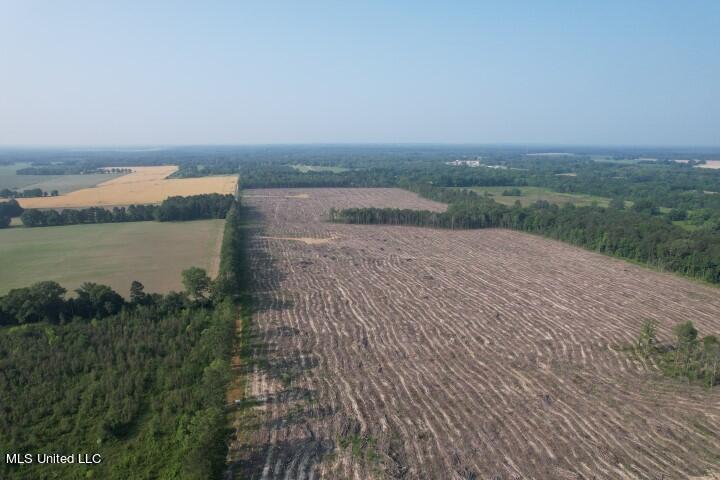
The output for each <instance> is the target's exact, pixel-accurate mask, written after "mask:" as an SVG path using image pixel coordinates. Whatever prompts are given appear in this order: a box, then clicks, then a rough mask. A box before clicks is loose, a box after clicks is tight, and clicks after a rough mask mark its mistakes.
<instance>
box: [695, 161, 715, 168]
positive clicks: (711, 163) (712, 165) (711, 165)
mask: <svg viewBox="0 0 720 480" xmlns="http://www.w3.org/2000/svg"><path fill="white" fill-rule="evenodd" d="M698 167H700V168H715V169H717V168H720V160H707V161H706V162H705V163H704V164H702V165H698Z"/></svg>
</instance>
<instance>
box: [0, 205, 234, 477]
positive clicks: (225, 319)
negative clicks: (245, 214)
mask: <svg viewBox="0 0 720 480" xmlns="http://www.w3.org/2000/svg"><path fill="white" fill-rule="evenodd" d="M241 222H242V218H241V209H240V207H239V204H235V203H234V204H233V205H232V207H231V209H230V211H229V212H228V215H227V222H226V232H225V237H224V243H223V248H222V253H221V262H220V273H219V275H218V278H217V279H215V280H211V279H209V278H208V277H207V274H206V273H205V272H204V271H203V270H201V269H198V268H191V269H188V270H186V271H185V272H183V285H184V287H185V291H183V292H172V293H169V294H166V295H159V294H150V293H146V292H145V291H144V288H143V287H142V285H141V284H140V283H139V282H133V285H132V288H131V295H130V298H129V299H124V298H122V297H120V296H119V295H118V294H117V293H115V292H113V291H112V290H111V289H110V288H109V287H106V286H103V285H96V284H90V283H86V284H84V285H83V286H82V287H81V288H79V289H78V290H77V291H76V292H75V295H73V296H70V297H68V296H67V295H66V293H67V292H65V289H63V288H62V287H61V286H60V285H57V284H56V283H54V282H41V283H39V284H36V285H33V286H31V287H28V288H24V289H16V290H13V291H11V292H10V293H9V294H8V295H6V296H4V297H1V298H0V311H1V312H2V313H0V316H1V317H2V318H3V323H4V324H5V325H6V326H5V327H2V328H0V405H2V409H3V415H1V416H0V450H2V451H3V452H31V453H36V452H37V453H44V452H57V453H64V454H73V453H74V454H77V453H91V454H92V453H99V454H100V455H102V458H103V461H102V463H100V464H97V465H80V464H77V463H75V464H67V465H41V464H37V463H35V464H33V465H24V466H20V465H8V464H6V463H4V462H3V463H2V464H0V477H2V478H7V479H15V478H17V479H25V478H33V479H50V478H98V479H123V480H124V479H127V478H168V479H169V478H183V479H198V480H200V479H202V480H204V479H208V478H219V476H220V475H221V472H222V470H223V468H224V463H225V454H226V449H227V445H226V443H227V435H228V431H227V429H226V418H225V412H224V409H225V390H226V385H227V381H228V379H229V375H230V373H229V357H230V352H231V348H232V342H233V338H234V334H233V329H234V321H235V317H236V315H237V308H238V307H237V306H236V303H235V298H236V296H237V294H238V292H239V289H240V288H242V279H243V278H244V274H243V272H242V271H241V270H240V269H242V268H243V265H244V260H243V257H244V250H243V249H244V234H243V231H244V230H243V228H242V225H241ZM18 399H22V401H18Z"/></svg>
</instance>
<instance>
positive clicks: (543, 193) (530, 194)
mask: <svg viewBox="0 0 720 480" xmlns="http://www.w3.org/2000/svg"><path fill="white" fill-rule="evenodd" d="M513 188H517V189H519V190H520V191H521V192H522V195H520V196H512V195H503V192H504V191H506V190H512V189H513ZM468 190H473V191H474V192H477V193H479V194H480V195H483V194H485V193H487V194H489V195H490V196H492V199H493V200H495V201H496V202H498V203H501V204H503V205H514V204H515V201H519V202H520V204H522V206H523V207H526V206H528V205H532V204H533V203H535V202H537V201H538V200H544V201H546V202H549V203H554V204H557V205H564V204H566V203H573V204H575V205H576V206H578V207H585V206H589V205H592V204H593V203H597V204H598V205H599V206H601V207H607V206H608V204H609V203H610V199H609V198H606V197H598V196H595V195H585V194H582V193H560V192H553V191H552V190H550V189H549V188H543V187H512V186H510V187H470V188H468Z"/></svg>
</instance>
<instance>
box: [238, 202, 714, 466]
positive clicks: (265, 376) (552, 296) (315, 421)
mask: <svg viewBox="0 0 720 480" xmlns="http://www.w3.org/2000/svg"><path fill="white" fill-rule="evenodd" d="M246 194H247V195H246V196H245V198H244V202H245V204H246V205H249V206H250V209H251V214H254V215H255V216H256V221H257V223H256V225H257V228H256V229H255V232H254V236H253V240H252V243H251V244H252V248H251V252H250V258H251V262H252V290H253V297H254V302H255V307H256V312H255V315H254V319H253V322H252V325H253V327H252V331H251V332H245V333H246V334H247V335H249V336H252V345H253V356H252V362H250V363H248V364H247V365H246V369H247V374H248V377H247V378H248V382H247V392H246V393H247V399H246V402H245V404H244V405H245V406H246V408H249V409H250V414H249V415H245V416H244V417H242V422H244V423H243V424H239V425H237V427H238V429H239V430H238V432H239V436H238V438H239V440H238V441H236V442H235V443H234V444H233V445H232V448H231V452H230V467H231V471H232V472H234V474H235V477H236V478H261V479H269V478H299V479H305V478H354V479H364V478H372V477H377V478H476V479H489V478H493V479H494V478H498V479H500V478H501V479H512V478H518V479H519V478H523V479H524V478H536V479H556V478H559V479H580V478H583V479H590V478H599V479H634V478H642V479H650V478H652V479H656V478H665V479H675V478H676V479H683V478H688V477H691V476H701V475H707V474H710V473H713V472H717V470H719V469H720V467H718V464H719V463H720V389H716V391H712V392H710V391H708V390H706V389H703V388H702V387H696V386H688V385H686V384H683V383H682V382H679V381H676V380H668V379H664V378H663V377H661V376H660V375H659V373H658V371H657V369H656V368H655V367H654V366H653V365H645V364H643V363H642V362H640V361H638V360H635V359H634V357H633V356H631V355H629V354H628V352H626V351H623V350H621V348H622V347H624V346H626V345H628V344H630V343H632V342H633V341H634V338H635V337H636V334H637V332H638V330H639V327H640V325H641V323H642V322H643V320H645V319H651V318H652V319H656V320H657V321H658V322H659V324H660V331H659V333H660V337H661V340H663V341H667V340H670V336H671V331H670V329H671V328H672V326H673V325H674V324H676V323H678V322H681V321H685V320H692V321H693V322H695V324H696V326H697V327H698V328H699V330H700V331H701V333H704V334H710V333H720V295H719V294H718V293H719V292H718V290H717V289H714V288H710V287H705V286H702V285H699V284H696V283H692V282H689V281H686V280H683V279H681V278H679V277H675V276H671V275H667V274H662V273H658V272H653V271H650V270H647V269H644V268H641V267H637V266H633V265H630V264H627V263H624V262H622V261H618V260H614V259H611V258H608V257H605V256H601V255H598V254H594V253H592V252H588V251H585V250H582V249H578V248H574V247H571V246H568V245H565V244H562V243H559V242H555V241H550V240H546V239H542V238H539V237H535V236H530V235H526V234H522V233H517V232H512V231H507V230H499V229H492V230H475V231H447V230H431V229H420V228H412V227H388V226H360V225H336V224H329V223H325V222H323V221H322V217H323V214H324V213H325V212H327V210H328V209H329V208H330V207H336V208H342V207H349V206H396V207H402V208H434V209H438V210H441V209H443V208H444V206H442V205H440V204H436V203H432V202H428V201H426V200H422V199H419V198H418V197H416V196H414V195H412V194H410V193H407V192H404V191H401V190H392V189H345V190H342V189H307V190H297V189H293V190H251V191H247V192H246ZM293 238H302V239H318V240H324V241H315V242H309V241H293ZM247 405H251V407H247Z"/></svg>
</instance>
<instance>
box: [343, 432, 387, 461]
mask: <svg viewBox="0 0 720 480" xmlns="http://www.w3.org/2000/svg"><path fill="white" fill-rule="evenodd" d="M338 446H339V447H340V448H342V449H346V448H348V447H350V448H351V450H350V451H351V452H352V456H353V458H355V459H357V460H360V461H362V462H363V463H365V464H374V463H377V462H379V461H380V454H379V453H378V450H377V439H376V438H374V437H372V436H370V435H352V436H348V437H341V438H340V439H339V440H338Z"/></svg>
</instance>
